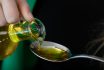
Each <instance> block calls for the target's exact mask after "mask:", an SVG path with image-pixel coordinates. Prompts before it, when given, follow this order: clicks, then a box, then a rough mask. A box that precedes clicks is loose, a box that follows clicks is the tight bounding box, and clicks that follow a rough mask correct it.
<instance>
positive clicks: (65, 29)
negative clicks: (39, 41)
mask: <svg viewBox="0 0 104 70" xmlns="http://www.w3.org/2000/svg"><path fill="white" fill-rule="evenodd" d="M103 3H104V2H103V1H99V0H80V1H78V0H38V1H37V4H36V7H35V8H34V11H33V14H34V16H35V17H37V18H39V19H40V20H42V21H43V23H44V25H45V27H46V33H47V35H46V39H45V40H49V41H53V42H57V43H60V44H63V45H65V46H67V47H68V48H69V49H71V51H72V52H74V53H77V54H80V53H83V52H84V51H83V47H84V46H85V45H86V43H87V42H88V41H89V40H92V39H93V38H95V37H96V36H97V35H98V34H99V30H98V32H97V33H95V32H88V30H89V26H93V25H95V24H96V25H95V26H94V27H95V29H97V26H102V25H100V23H101V22H104V4H103ZM102 27H103V26H102ZM34 69H43V70H51V69H53V70H67V69H68V70H74V69H84V70H86V69H87V70H89V69H92V70H100V69H101V70H102V69H103V63H100V62H97V61H94V60H91V59H73V60H70V61H67V62H62V63H51V62H47V61H44V60H42V59H39V61H38V63H37V65H36V67H35V68H34Z"/></svg>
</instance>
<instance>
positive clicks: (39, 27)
mask: <svg viewBox="0 0 104 70" xmlns="http://www.w3.org/2000/svg"><path fill="white" fill-rule="evenodd" d="M29 30H30V33H31V37H32V38H33V39H34V40H38V41H39V42H40V43H42V41H43V40H44V39H45V36H46V30H45V26H44V24H43V23H42V22H41V21H40V20H39V19H37V18H35V21H32V22H31V23H30V24H29Z"/></svg>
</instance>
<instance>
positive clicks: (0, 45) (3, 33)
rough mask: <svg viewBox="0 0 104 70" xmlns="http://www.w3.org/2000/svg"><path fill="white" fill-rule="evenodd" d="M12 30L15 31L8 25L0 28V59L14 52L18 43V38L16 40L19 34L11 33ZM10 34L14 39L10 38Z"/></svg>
mask: <svg viewBox="0 0 104 70" xmlns="http://www.w3.org/2000/svg"><path fill="white" fill-rule="evenodd" d="M8 30H10V31H8ZM10 32H14V31H13V30H12V29H10V28H9V27H8V26H4V27H1V28H0V60H2V59H4V58H5V57H7V56H8V55H10V54H12V53H13V52H14V50H15V49H16V47H17V45H18V40H16V39H18V37H17V35H16V34H13V35H10V34H9V33H10ZM10 36H11V37H13V38H14V39H10ZM13 40H14V41H13Z"/></svg>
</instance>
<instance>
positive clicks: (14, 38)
mask: <svg viewBox="0 0 104 70" xmlns="http://www.w3.org/2000/svg"><path fill="white" fill-rule="evenodd" d="M44 37H45V27H44V25H43V24H42V22H41V21H40V20H39V19H35V21H32V22H28V21H21V22H19V23H17V24H9V25H7V26H3V27H0V60H2V59H4V58H6V57H7V56H9V55H11V54H12V53H13V52H14V51H15V49H16V47H17V45H18V43H19V41H22V40H32V41H36V40H38V41H40V42H42V41H43V39H44Z"/></svg>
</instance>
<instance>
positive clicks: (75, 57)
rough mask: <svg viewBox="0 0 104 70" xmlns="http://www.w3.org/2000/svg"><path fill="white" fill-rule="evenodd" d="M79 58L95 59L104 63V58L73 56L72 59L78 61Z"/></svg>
mask: <svg viewBox="0 0 104 70" xmlns="http://www.w3.org/2000/svg"><path fill="white" fill-rule="evenodd" d="M77 58H87V59H93V60H96V61H99V62H104V58H100V57H97V56H93V55H76V56H72V57H71V58H70V59H77Z"/></svg>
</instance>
